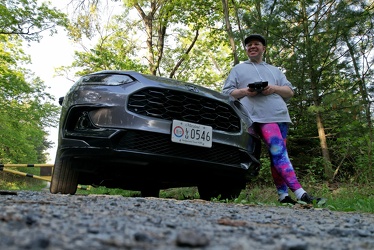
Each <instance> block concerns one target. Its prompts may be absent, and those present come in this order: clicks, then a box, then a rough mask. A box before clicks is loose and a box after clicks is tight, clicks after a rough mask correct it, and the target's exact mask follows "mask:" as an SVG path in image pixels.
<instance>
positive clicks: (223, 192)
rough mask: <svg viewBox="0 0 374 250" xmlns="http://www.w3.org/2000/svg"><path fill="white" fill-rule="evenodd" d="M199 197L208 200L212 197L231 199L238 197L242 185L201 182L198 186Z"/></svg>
mask: <svg viewBox="0 0 374 250" xmlns="http://www.w3.org/2000/svg"><path fill="white" fill-rule="evenodd" d="M197 188H198V191H199V195H200V199H202V200H207V201H210V200H212V199H213V198H218V197H219V199H220V200H226V199H229V200H232V199H235V198H237V197H239V195H240V193H241V191H242V187H239V186H237V185H232V186H231V185H222V184H221V185H219V184H216V185H211V184H202V185H199V186H198V187H197Z"/></svg>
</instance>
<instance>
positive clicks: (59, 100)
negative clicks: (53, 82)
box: [58, 97, 64, 106]
mask: <svg viewBox="0 0 374 250" xmlns="http://www.w3.org/2000/svg"><path fill="white" fill-rule="evenodd" d="M63 102H64V97H60V98H58V103H59V104H60V106H62V103H63Z"/></svg>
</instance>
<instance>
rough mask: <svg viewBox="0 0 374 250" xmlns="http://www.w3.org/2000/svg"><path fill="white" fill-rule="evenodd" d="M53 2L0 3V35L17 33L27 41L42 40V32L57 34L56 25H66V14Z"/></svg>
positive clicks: (20, 0)
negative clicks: (51, 6)
mask: <svg viewBox="0 0 374 250" xmlns="http://www.w3.org/2000/svg"><path fill="white" fill-rule="evenodd" d="M50 5H51V3H50V2H45V3H41V4H39V1H37V0H27V1H26V0H7V1H5V2H4V1H3V3H2V4H1V5H0V16H1V19H0V35H15V36H19V37H20V38H22V39H24V40H26V41H40V39H42V36H41V34H40V33H41V32H42V31H45V30H49V31H50V34H51V35H53V34H55V33H56V32H57V31H56V26H63V27H66V26H67V24H68V19H67V16H66V14H64V13H62V12H60V11H58V10H57V9H56V8H50Z"/></svg>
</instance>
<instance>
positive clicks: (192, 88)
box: [186, 85, 199, 93]
mask: <svg viewBox="0 0 374 250" xmlns="http://www.w3.org/2000/svg"><path fill="white" fill-rule="evenodd" d="M186 87H187V89H188V90H189V91H193V92H195V93H199V89H198V88H197V87H195V86H192V85H186Z"/></svg>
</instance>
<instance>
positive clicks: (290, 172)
mask: <svg viewBox="0 0 374 250" xmlns="http://www.w3.org/2000/svg"><path fill="white" fill-rule="evenodd" d="M257 126H258V129H259V133H260V135H261V137H262V139H263V141H264V143H265V144H266V146H267V148H268V150H269V155H270V162H271V166H270V167H271V168H270V169H271V175H272V176H273V180H274V184H275V186H276V188H277V191H278V194H284V193H288V188H289V189H291V191H292V192H294V191H295V190H297V189H299V188H301V185H300V183H299V181H298V180H297V177H296V174H295V170H294V168H293V166H292V164H291V161H290V158H289V157H288V152H287V147H286V140H287V133H288V123H257Z"/></svg>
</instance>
